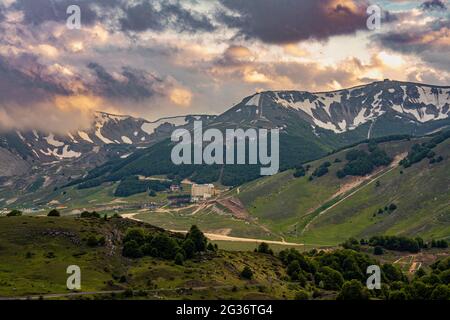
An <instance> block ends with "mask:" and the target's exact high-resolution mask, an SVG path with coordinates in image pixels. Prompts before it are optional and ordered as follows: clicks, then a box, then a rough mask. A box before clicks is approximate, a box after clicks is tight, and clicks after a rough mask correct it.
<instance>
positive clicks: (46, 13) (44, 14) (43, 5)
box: [12, 0, 102, 25]
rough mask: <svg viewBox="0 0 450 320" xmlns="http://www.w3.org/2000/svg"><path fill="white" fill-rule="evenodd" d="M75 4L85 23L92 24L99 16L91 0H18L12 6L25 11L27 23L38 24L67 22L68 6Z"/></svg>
mask: <svg viewBox="0 0 450 320" xmlns="http://www.w3.org/2000/svg"><path fill="white" fill-rule="evenodd" d="M99 3H102V2H101V1H100V2H99ZM73 4H76V5H78V6H79V7H80V9H81V12H82V18H83V23H85V24H91V23H93V22H94V21H95V20H96V19H97V18H98V16H97V14H96V12H95V11H94V10H93V9H92V1H89V0H81V1H76V3H74V1H73V0H17V1H16V2H15V3H14V4H13V5H12V8H14V9H16V10H21V11H22V12H23V13H24V16H25V19H24V21H25V23H27V24H34V25H37V24H41V23H44V22H47V21H55V22H65V21H66V19H67V17H68V15H67V8H68V7H69V6H70V5H73Z"/></svg>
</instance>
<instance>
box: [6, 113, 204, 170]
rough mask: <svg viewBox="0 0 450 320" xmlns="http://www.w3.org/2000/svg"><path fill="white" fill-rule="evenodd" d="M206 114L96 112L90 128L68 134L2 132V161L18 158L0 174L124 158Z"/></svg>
mask: <svg viewBox="0 0 450 320" xmlns="http://www.w3.org/2000/svg"><path fill="white" fill-rule="evenodd" d="M205 118H209V117H206V116H180V117H170V118H162V119H159V120H157V121H154V122H150V121H147V120H144V119H140V118H134V117H131V116H119V115H113V114H108V113H104V112H97V113H95V115H94V118H93V123H92V126H91V128H90V129H89V130H79V131H77V132H67V133H66V134H55V133H43V132H37V131H36V130H32V131H28V132H23V131H13V132H7V133H2V134H0V157H1V159H4V160H5V161H4V162H3V161H2V163H8V162H9V161H8V159H15V160H16V161H13V162H14V165H13V166H11V165H2V166H0V176H13V175H17V174H21V173H24V171H26V168H28V167H30V165H43V164H44V165H45V164H49V163H56V162H61V161H64V160H67V161H70V162H80V161H83V160H84V161H85V162H93V163H94V164H98V163H101V162H102V160H104V159H109V158H114V157H123V158H125V157H126V156H127V155H129V154H130V153H131V152H133V151H134V150H136V149H137V148H144V147H146V146H148V145H150V144H152V143H154V142H155V141H159V140H160V139H163V138H166V137H167V136H170V134H171V132H172V130H173V129H174V128H177V127H181V126H188V125H189V123H191V122H192V121H193V120H195V119H205ZM67 161H66V162H67Z"/></svg>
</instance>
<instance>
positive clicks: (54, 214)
mask: <svg viewBox="0 0 450 320" xmlns="http://www.w3.org/2000/svg"><path fill="white" fill-rule="evenodd" d="M60 216H61V214H60V213H59V211H58V210H56V209H53V210H51V211H50V212H49V213H48V215H47V217H60Z"/></svg>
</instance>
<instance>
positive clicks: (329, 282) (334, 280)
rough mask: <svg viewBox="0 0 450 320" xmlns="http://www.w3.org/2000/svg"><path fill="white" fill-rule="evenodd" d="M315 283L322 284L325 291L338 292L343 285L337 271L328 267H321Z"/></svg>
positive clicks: (342, 280)
mask: <svg viewBox="0 0 450 320" xmlns="http://www.w3.org/2000/svg"><path fill="white" fill-rule="evenodd" d="M316 283H322V284H323V288H324V289H326V290H339V289H341V287H342V285H343V283H344V277H343V276H342V274H341V273H340V272H339V271H336V270H334V269H332V268H330V267H323V268H322V269H320V272H318V273H317V274H316Z"/></svg>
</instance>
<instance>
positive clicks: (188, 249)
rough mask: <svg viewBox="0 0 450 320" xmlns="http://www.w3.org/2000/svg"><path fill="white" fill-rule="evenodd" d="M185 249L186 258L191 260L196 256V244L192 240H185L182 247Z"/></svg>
mask: <svg viewBox="0 0 450 320" xmlns="http://www.w3.org/2000/svg"><path fill="white" fill-rule="evenodd" d="M181 247H182V248H183V250H184V252H185V254H186V258H187V259H191V258H192V257H193V256H194V254H195V244H194V242H193V241H192V240H191V239H186V240H184V242H183V244H182V245H181Z"/></svg>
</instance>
